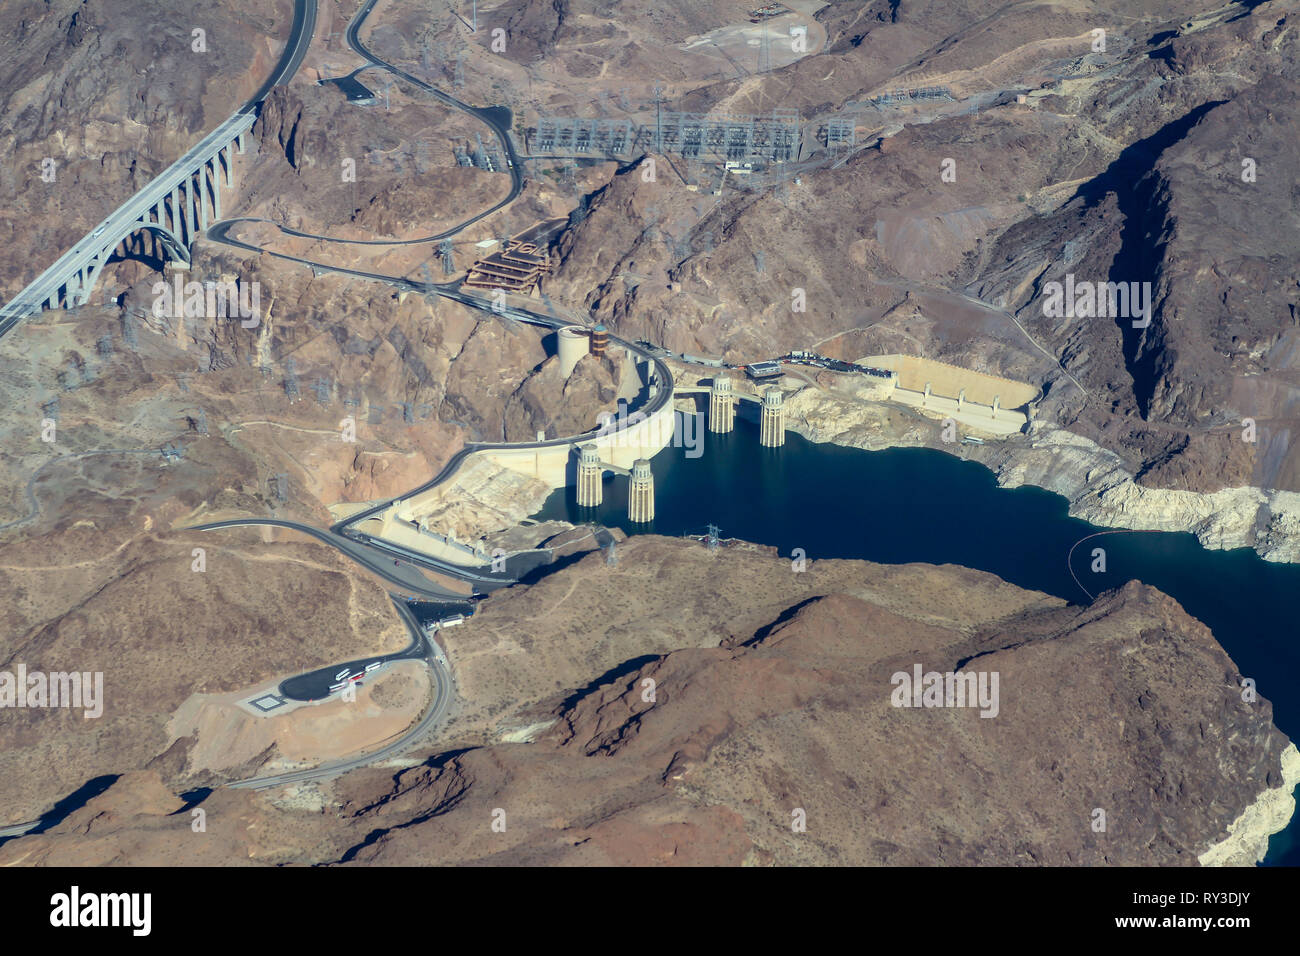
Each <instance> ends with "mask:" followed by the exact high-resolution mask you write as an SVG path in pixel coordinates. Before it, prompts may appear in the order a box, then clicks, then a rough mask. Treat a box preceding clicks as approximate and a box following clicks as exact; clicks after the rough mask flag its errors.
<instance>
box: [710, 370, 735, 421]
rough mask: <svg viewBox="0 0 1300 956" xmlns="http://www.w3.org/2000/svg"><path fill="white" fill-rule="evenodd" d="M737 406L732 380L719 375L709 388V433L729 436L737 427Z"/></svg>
mask: <svg viewBox="0 0 1300 956" xmlns="http://www.w3.org/2000/svg"><path fill="white" fill-rule="evenodd" d="M735 419H736V406H735V400H734V398H733V396H732V392H731V379H729V378H726V377H725V376H722V375H719V376H716V377H715V378H714V379H713V385H712V386H711V387H710V388H709V431H711V432H716V433H718V434H727V433H729V432H730V431H731V430H732V428H733V427H734V426H735Z"/></svg>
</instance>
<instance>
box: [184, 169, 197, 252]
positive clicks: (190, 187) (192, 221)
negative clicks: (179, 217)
mask: <svg viewBox="0 0 1300 956" xmlns="http://www.w3.org/2000/svg"><path fill="white" fill-rule="evenodd" d="M185 221H186V222H188V223H189V231H190V242H193V241H194V236H195V234H196V233H197V232H198V231H199V223H198V217H197V215H196V214H195V209H194V179H193V177H191V178H189V179H187V180H185Z"/></svg>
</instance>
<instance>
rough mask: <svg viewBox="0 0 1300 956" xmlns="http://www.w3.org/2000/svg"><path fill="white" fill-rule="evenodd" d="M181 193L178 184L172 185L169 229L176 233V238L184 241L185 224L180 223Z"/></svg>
mask: <svg viewBox="0 0 1300 956" xmlns="http://www.w3.org/2000/svg"><path fill="white" fill-rule="evenodd" d="M180 211H181V193H180V187H179V186H173V187H172V210H171V213H172V215H171V230H172V232H174V233H176V238H178V239H180V241H181V242H184V241H185V226H184V225H183V224H182V223H181V221H180V219H181V217H180Z"/></svg>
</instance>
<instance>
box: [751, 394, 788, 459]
mask: <svg viewBox="0 0 1300 956" xmlns="http://www.w3.org/2000/svg"><path fill="white" fill-rule="evenodd" d="M781 401H782V396H781V391H780V389H775V388H769V389H768V390H767V391H766V392H764V393H763V407H762V409H761V411H760V412H759V431H758V443H759V444H760V445H762V446H764V447H765V448H780V447H781V446H782V445H784V444H785V408H784V407H783V406H782V404H781Z"/></svg>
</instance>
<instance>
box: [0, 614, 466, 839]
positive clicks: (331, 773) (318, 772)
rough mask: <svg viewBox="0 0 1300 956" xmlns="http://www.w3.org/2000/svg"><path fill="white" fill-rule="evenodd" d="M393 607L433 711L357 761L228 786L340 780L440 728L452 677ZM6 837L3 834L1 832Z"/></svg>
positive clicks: (409, 618)
mask: <svg viewBox="0 0 1300 956" xmlns="http://www.w3.org/2000/svg"><path fill="white" fill-rule="evenodd" d="M393 606H394V607H396V608H397V613H398V614H400V615H401V617H402V620H403V621H405V622H406V626H407V627H408V628H410V629H411V634H412V636H413V637H414V638H415V639H416V640H417V641H424V643H425V647H426V649H427V653H426V655H425V658H424V660H425V663H427V664H428V665H429V674H430V676H431V678H432V684H433V693H432V694H431V695H430V699H429V707H428V709H427V710H426V711H425V712H424V716H423V717H421V718H420V720H419V721H418V722H417V723H416V724H415V725H414V726H413V727H412V728H411V729H410V730H408V731H407V732H406V733H404V734H402V735H401V736H400V737H398V738H397V739H395V740H393V741H392V742H390V743H388V744H385V745H384V746H382V747H380V748H379V749H378V750H372V751H369V752H368V753H363V754H360V755H357V756H354V757H348V758H347V759H346V760H339V761H336V762H334V763H328V764H322V765H321V766H319V767H309V768H308V769H306V770H291V771H289V772H287V773H277V774H271V775H269V776H265V777H254V778H252V779H251V780H240V781H239V782H237V783H229V784H226V785H225V786H228V787H238V788H241V789H245V790H268V789H270V788H271V787H282V786H285V785H286V784H292V783H306V782H308V781H310V780H323V779H326V778H329V777H337V776H338V775H339V774H343V773H347V772H348V771H349V770H356V769H357V768H358V767H364V766H366V765H367V764H372V763H375V762H376V761H379V760H384V759H387V758H388V757H394V756H396V755H397V754H399V753H401V752H402V751H403V750H405V749H406V748H407V747H410V746H412V745H413V744H414V743H415V742H416V741H417V740H418V739H419V738H420V737H422V736H424V734H426V733H427V732H428V731H430V730H431V729H433V728H434V727H436V726H437V725H438V724H439V723H441V722H442V719H443V718H444V717H445V716H446V714H447V709H448V708H449V707H450V706H451V698H452V693H453V690H452V683H451V675H450V674H449V673H448V672H447V669H446V667H444V666H443V663H442V660H441V659H440V658H441V655H439V654H438V652H437V649H436V648H435V647H434V646H433V642H432V641H430V640H429V639H428V638H427V637H426V636H425V634H424V629H423V628H422V627H420V622H419V621H417V620H416V619H415V615H414V614H413V613H411V609H410V608H409V607H407V606H406V604H405V602H403V601H398V600H394V601H393ZM0 835H3V831H0Z"/></svg>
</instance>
